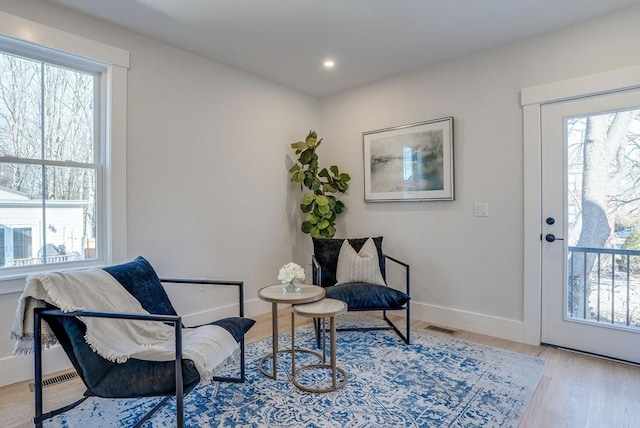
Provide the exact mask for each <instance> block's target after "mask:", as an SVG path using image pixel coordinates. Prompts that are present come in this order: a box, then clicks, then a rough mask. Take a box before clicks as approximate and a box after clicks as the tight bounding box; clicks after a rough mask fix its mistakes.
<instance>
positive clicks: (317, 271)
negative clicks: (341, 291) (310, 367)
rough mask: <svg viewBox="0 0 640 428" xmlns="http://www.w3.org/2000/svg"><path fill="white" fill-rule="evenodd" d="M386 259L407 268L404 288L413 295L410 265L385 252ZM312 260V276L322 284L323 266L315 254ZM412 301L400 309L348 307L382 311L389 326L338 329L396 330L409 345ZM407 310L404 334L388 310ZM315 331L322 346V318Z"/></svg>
mask: <svg viewBox="0 0 640 428" xmlns="http://www.w3.org/2000/svg"><path fill="white" fill-rule="evenodd" d="M383 255H384V258H385V260H389V261H392V262H394V263H397V264H398V265H400V266H402V267H404V269H405V284H406V290H404V292H405V293H407V295H409V296H410V295H411V293H410V290H411V274H410V266H409V265H408V264H407V263H405V262H402V261H400V260H398V259H396V258H394V257H391V256H388V255H386V254H383ZM311 260H312V264H311V266H312V278H313V283H314V284H315V285H320V284H322V281H321V278H322V267H321V266H320V263H319V262H318V259H316V257H315V255H314V256H311ZM410 303H411V301H408V302H407V303H405V305H404V307H402V308H398V309H377V308H372V309H353V310H352V309H351V308H348V309H347V310H348V311H349V312H372V311H379V310H381V311H382V317H383V318H384V320H385V321H386V322H387V324H389V326H388V327H339V328H337V329H336V330H338V331H367V330H394V331H395V332H396V333H397V334H398V336H400V338H401V339H402V340H403V341H404V343H405V344H407V345H409V344H410V343H411V307H410ZM390 310H393V311H406V329H407V333H406V335H405V334H402V331H401V330H400V329H399V328H398V326H397V325H396V324H395V323H394V322H393V321H391V319H389V317H388V316H387V311H390ZM314 326H315V331H316V338H317V342H318V343H317V345H318V348H319V347H320V336H321V335H320V331H321V327H320V319H316V320H315V323H314Z"/></svg>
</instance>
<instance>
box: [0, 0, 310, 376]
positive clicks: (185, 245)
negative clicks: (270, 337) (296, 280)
mask: <svg viewBox="0 0 640 428" xmlns="http://www.w3.org/2000/svg"><path fill="white" fill-rule="evenodd" d="M0 10H2V11H4V12H7V13H11V14H14V15H17V16H20V17H23V18H26V19H30V20H33V21H37V22H39V23H42V24H45V25H49V26H51V27H55V28H58V29H61V30H64V31H68V32H71V33H74V34H77V35H80V36H84V37H87V38H90V39H93V40H97V41H100V42H103V43H106V44H110V45H113V46H116V47H120V48H122V49H126V50H128V51H129V52H130V54H131V68H130V71H129V75H128V78H129V80H128V86H129V94H128V102H129V105H128V128H127V131H128V141H127V220H128V255H129V258H134V257H136V256H137V255H143V256H144V257H146V258H148V259H149V260H150V261H151V263H152V264H153V265H154V267H156V269H157V271H158V273H159V274H160V275H161V276H172V277H177V276H178V277H179V276H189V277H196V278H200V277H208V278H220V279H238V280H243V281H245V287H246V301H247V313H248V314H250V315H255V314H259V313H264V312H267V311H268V310H269V308H270V306H269V305H268V304H264V302H259V301H258V300H257V290H258V289H259V288H260V287H262V286H265V285H269V284H272V283H275V282H277V272H278V269H279V268H280V267H281V266H282V265H283V264H284V263H286V262H288V261H290V260H292V259H293V257H294V254H293V246H292V243H293V241H294V240H295V234H296V226H295V222H296V221H297V217H294V214H295V211H294V210H293V209H291V207H292V206H293V204H294V203H295V201H293V200H291V199H290V197H289V192H288V190H289V189H291V188H292V186H291V185H290V184H289V180H288V172H287V169H288V166H287V162H288V160H287V156H288V155H289V153H290V146H289V144H290V143H291V142H294V141H296V140H298V139H300V138H302V137H303V136H304V135H306V133H307V132H308V130H309V129H310V128H314V127H316V126H317V124H318V121H319V103H318V100H316V99H315V98H313V97H310V96H307V95H303V94H301V93H299V92H296V91H294V90H290V89H288V88H285V87H283V86H280V85H277V84H274V83H271V82H269V81H266V80H264V79H261V78H258V77H256V76H253V75H250V74H248V73H245V72H242V71H239V70H236V69H233V68H230V67H226V66H223V65H221V64H219V63H215V62H212V61H208V60H205V59H203V58H201V57H198V56H195V55H191V54H189V53H186V52H184V51H180V50H177V49H174V48H171V47H169V46H167V45H163V44H160V43H157V42H155V41H152V40H150V39H147V38H144V37H140V36H138V35H135V34H132V33H129V32H126V31H123V30H121V29H118V28H116V27H113V26H110V25H107V24H104V23H101V22H98V21H95V20H92V19H89V18H86V17H84V16H82V15H79V14H76V13H73V12H69V11H67V10H65V9H62V8H60V7H57V6H55V5H52V4H49V3H46V2H40V1H37V0H26V1H25V0H16V1H13V0H9V1H3V2H2V3H1V4H0ZM213 42H215V41H212V43H213ZM305 258H306V256H305ZM298 262H299V263H303V262H304V260H298ZM2 286H3V287H14V288H17V287H20V286H21V281H13V282H12V283H11V284H9V283H7V282H4V283H2ZM169 292H170V294H171V296H172V297H173V298H174V299H176V300H177V302H176V307H177V309H178V311H179V312H181V313H183V314H190V313H194V312H195V313H198V312H201V311H206V310H210V309H211V308H219V307H223V308H224V307H225V306H227V305H229V304H231V303H232V302H233V297H232V296H229V295H225V296H224V297H223V298H222V299H220V298H218V297H217V296H215V295H214V294H213V293H212V292H209V291H198V289H197V288H196V290H195V294H194V295H190V296H185V295H184V293H181V292H177V291H176V290H175V287H173V288H171V289H170V290H169ZM17 299H18V294H15V293H13V294H4V295H0V384H6V383H11V382H15V381H17V380H20V379H23V378H28V377H31V376H32V368H31V363H30V360H31V359H30V358H25V357H22V358H15V357H12V356H11V350H12V349H13V343H12V341H11V340H10V339H9V337H8V336H9V331H10V328H11V325H12V322H13V317H14V313H15V307H16V302H17ZM223 312H224V310H223ZM45 358H47V357H45ZM55 368H59V367H55Z"/></svg>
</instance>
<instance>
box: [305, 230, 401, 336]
mask: <svg viewBox="0 0 640 428" xmlns="http://www.w3.org/2000/svg"><path fill="white" fill-rule="evenodd" d="M368 239H369V238H357V239H348V241H349V244H350V245H351V247H352V248H353V250H354V251H355V252H358V251H360V249H361V248H362V247H363V246H364V245H365V243H366V242H367V240H368ZM371 239H372V240H373V242H374V244H375V247H376V251H377V254H378V263H379V268H380V273H381V274H382V278H383V279H384V281H385V285H382V284H370V283H363V282H349V283H342V284H337V278H336V275H337V270H338V259H339V255H340V249H341V248H342V244H343V243H344V241H345V240H344V239H325V238H313V252H314V254H313V283H314V284H316V285H320V286H322V287H324V288H325V292H326V294H325V295H326V297H328V298H333V299H338V300H342V301H343V302H345V303H346V304H347V306H348V310H349V311H382V313H383V318H384V319H385V320H386V321H387V323H388V324H389V327H381V328H384V329H393V330H395V331H396V332H397V333H398V335H399V336H400V337H401V338H402V339H403V340H404V341H405V343H409V342H410V316H409V315H410V308H409V301H410V300H411V296H410V294H409V290H410V284H409V279H410V278H409V265H408V264H406V263H404V262H401V261H400V260H397V259H395V258H393V257H390V256H388V255H386V254H384V252H383V251H382V237H381V236H379V237H374V238H371ZM387 262H393V263H396V264H398V265H400V266H401V267H402V268H403V269H404V271H405V275H406V276H405V281H404V282H405V284H406V286H405V287H404V288H405V290H404V291H400V290H398V289H396V288H393V287H390V286H389V285H388V284H387V283H386V282H387V280H386V265H387ZM386 311H406V333H402V331H400V329H398V328H397V326H396V325H395V324H394V323H393V322H392V321H391V320H390V319H389V318H388V317H387V313H386ZM381 328H380V327H378V328H376V329H381ZM343 329H344V328H343ZM338 330H340V328H338Z"/></svg>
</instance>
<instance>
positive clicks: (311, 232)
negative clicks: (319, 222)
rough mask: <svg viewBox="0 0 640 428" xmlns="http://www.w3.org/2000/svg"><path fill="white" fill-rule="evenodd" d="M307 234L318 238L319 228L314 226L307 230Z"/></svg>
mask: <svg viewBox="0 0 640 428" xmlns="http://www.w3.org/2000/svg"><path fill="white" fill-rule="evenodd" d="M309 235H310V236H311V237H312V238H319V237H320V230H319V229H318V228H317V227H314V228H313V229H311V231H309Z"/></svg>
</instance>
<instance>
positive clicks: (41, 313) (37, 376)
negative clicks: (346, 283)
mask: <svg viewBox="0 0 640 428" xmlns="http://www.w3.org/2000/svg"><path fill="white" fill-rule="evenodd" d="M160 281H161V282H163V283H173V284H201V285H232V286H237V287H238V297H239V298H238V303H239V316H241V317H243V316H244V282H243V281H220V280H208V279H178V278H170V279H162V278H161V279H160ZM80 316H82V317H95V318H115V319H128V320H140V321H161V322H165V323H170V324H172V325H173V326H174V328H175V350H176V351H175V354H176V359H175V383H176V390H175V397H176V427H178V428H183V427H184V395H185V394H184V388H183V382H182V329H183V326H182V317H181V316H179V315H154V314H149V315H147V314H131V313H125V312H99V311H75V312H62V311H61V310H59V309H45V308H38V309H35V310H34V321H35V326H34V366H35V369H34V371H35V373H34V383H35V417H34V418H33V422H34V424H35V426H36V427H38V428H41V427H42V423H43V421H45V420H47V419H50V418H52V417H54V416H56V415H59V414H61V413H64V412H66V411H67V410H71V409H73V408H74V407H76V406H77V405H79V404H80V403H82V402H83V401H84V400H86V399H87V398H89V397H87V396H85V397H83V398H81V399H80V400H78V401H76V402H74V403H71V404H68V405H66V406H63V407H60V408H58V409H55V410H52V411H50V412H47V413H44V414H43V412H42V407H43V397H42V338H41V337H40V334H41V331H42V320H43V319H44V320H45V321H46V318H47V317H80ZM238 343H239V345H240V376H239V377H226V376H214V377H213V380H214V381H217V382H235V383H242V382H244V381H245V341H244V336H243V337H242V339H241V340H240V341H239V342H238ZM171 397H172V396H171V395H168V396H166V397H164V398H163V399H162V400H161V401H160V402H159V403H158V404H157V405H156V406H155V407H154V408H153V409H151V410H150V411H149V412H147V414H146V415H145V416H144V417H143V418H142V419H141V420H140V421H139V422H138V423H137V424H136V425H134V427H135V428H138V427H141V426H142V425H143V424H144V423H145V422H146V421H147V420H149V418H151V417H152V416H153V414H154V413H155V412H156V411H158V410H159V409H160V408H162V406H164V405H165V404H166V402H167V401H168V400H169V399H170V398H171Z"/></svg>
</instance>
